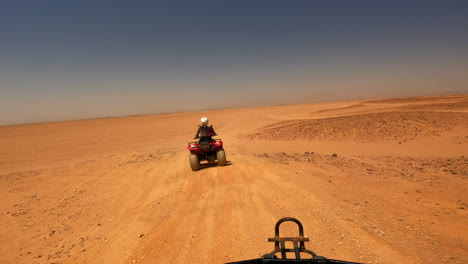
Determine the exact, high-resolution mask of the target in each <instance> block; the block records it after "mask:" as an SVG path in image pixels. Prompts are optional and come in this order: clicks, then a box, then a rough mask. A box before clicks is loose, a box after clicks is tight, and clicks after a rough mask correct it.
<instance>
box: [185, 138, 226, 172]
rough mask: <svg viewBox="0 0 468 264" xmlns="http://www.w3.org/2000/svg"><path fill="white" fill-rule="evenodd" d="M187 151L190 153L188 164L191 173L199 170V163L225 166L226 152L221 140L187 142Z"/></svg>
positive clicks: (207, 139) (203, 139) (206, 139)
mask: <svg viewBox="0 0 468 264" xmlns="http://www.w3.org/2000/svg"><path fill="white" fill-rule="evenodd" d="M187 149H188V150H189V151H190V154H189V162H190V168H191V169H192V170H193V171H197V170H199V169H201V165H200V162H202V161H208V163H215V162H217V163H218V166H224V165H226V152H225V151H224V148H223V141H222V140H221V139H211V138H208V137H206V138H204V137H202V138H200V141H198V142H196V141H195V142H189V143H188V146H187Z"/></svg>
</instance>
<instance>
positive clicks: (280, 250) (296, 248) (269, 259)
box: [226, 217, 359, 264]
mask: <svg viewBox="0 0 468 264" xmlns="http://www.w3.org/2000/svg"><path fill="white" fill-rule="evenodd" d="M284 222H294V223H296V224H297V226H298V228H299V236H298V237H280V234H279V229H280V225H281V224H282V223H284ZM306 241H307V242H308V241H309V238H308V237H304V228H303V227H302V224H301V222H299V220H297V219H296V218H292V217H286V218H281V219H280V220H279V221H278V222H277V223H276V225H275V237H273V238H269V239H268V242H275V249H274V250H273V251H272V252H271V253H268V254H265V255H263V257H262V258H258V259H251V260H243V261H237V262H230V263H226V264H262V263H289V264H292V263H297V264H302V263H304V264H305V263H310V264H316V263H320V264H328V263H335V264H340V263H341V264H359V263H357V262H349V261H341V260H335V259H327V258H325V257H320V256H317V254H315V253H314V252H312V251H310V250H308V249H306V248H305V245H304V242H306ZM286 242H291V243H292V245H293V248H286ZM287 252H294V256H295V258H294V259H288V258H287V256H286V253H287ZM301 253H305V254H307V255H310V258H306V259H303V258H301ZM276 254H281V258H278V257H277V256H276Z"/></svg>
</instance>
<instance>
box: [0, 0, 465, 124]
mask: <svg viewBox="0 0 468 264" xmlns="http://www.w3.org/2000/svg"><path fill="white" fill-rule="evenodd" d="M467 76H468V1H450V0H447V1H442V0H441V1H371V0H369V1H359V0H356V1H333V0H331V1H272V0H265V1H184V2H182V1H99V0H92V1H91V0H90V1H84V0H83V1H72V0H68V1H67V0H57V1H47V0H43V1H34V0H31V1H21V0H18V1H13V0H12V1H1V2H0V125H4V124H16V123H30V122H44V121H57V120H70V119H81V118H94V117H105V116H120V115H133V114H146V113H159V112H173V111H190V110H196V109H206V108H223V107H244V106H257V105H269V104H289V103H305V102H315V101H320V100H343V99H356V98H371V97H389V96H414V95H435V94H449V93H468V77H467Z"/></svg>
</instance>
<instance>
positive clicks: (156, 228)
mask: <svg viewBox="0 0 468 264" xmlns="http://www.w3.org/2000/svg"><path fill="white" fill-rule="evenodd" d="M201 116H208V117H209V118H210V121H211V124H213V126H214V128H215V129H216V132H217V133H218V134H219V138H221V139H222V140H223V141H224V143H225V150H226V153H227V159H228V161H229V163H228V166H223V167H218V166H205V167H204V168H203V169H202V170H200V171H197V172H193V171H191V169H190V166H189V162H188V151H187V149H186V146H187V142H189V141H191V140H192V138H193V136H194V134H195V132H196V126H197V125H198V121H199V118H200V117H201ZM333 154H335V155H333ZM467 187H468V95H458V96H440V97H417V98H396V99H384V100H360V101H347V102H344V101H343V102H327V103H314V104H303V105H282V106H271V107H257V108H248V109H246V108H245V109H226V110H216V111H206V112H190V113H175V114H164V115H146V116H134V117H122V118H107V119H95V120H82V121H70V122H56V123H42V124H29V125H15V126H3V127H0V199H1V204H0V226H1V236H0V263H9V264H10V263H224V262H230V261H239V260H245V259H252V258H257V257H260V256H261V255H263V254H266V253H269V252H270V251H272V250H273V244H272V243H269V242H267V238H269V237H273V235H274V224H275V223H276V221H277V220H278V219H280V218H281V217H295V218H297V219H299V220H300V221H301V222H302V223H303V225H304V231H305V234H306V235H307V236H308V237H309V238H310V242H308V243H306V247H307V248H308V249H310V250H312V251H314V252H315V253H317V254H318V255H321V256H325V257H327V258H333V259H341V260H348V261H356V262H363V263H468V213H467V212H468V208H467V203H468V192H467V190H468V188H467ZM296 233H297V231H296V229H295V228H294V226H292V225H286V227H285V229H284V234H282V235H290V236H294V235H296Z"/></svg>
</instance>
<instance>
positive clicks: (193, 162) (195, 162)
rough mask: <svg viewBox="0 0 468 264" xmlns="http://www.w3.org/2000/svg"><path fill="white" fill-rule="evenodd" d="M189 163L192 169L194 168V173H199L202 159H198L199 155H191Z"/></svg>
mask: <svg viewBox="0 0 468 264" xmlns="http://www.w3.org/2000/svg"><path fill="white" fill-rule="evenodd" d="M189 161H190V168H192V170H193V171H197V170H199V169H200V159H199V158H198V155H196V154H192V153H190V155H189Z"/></svg>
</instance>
